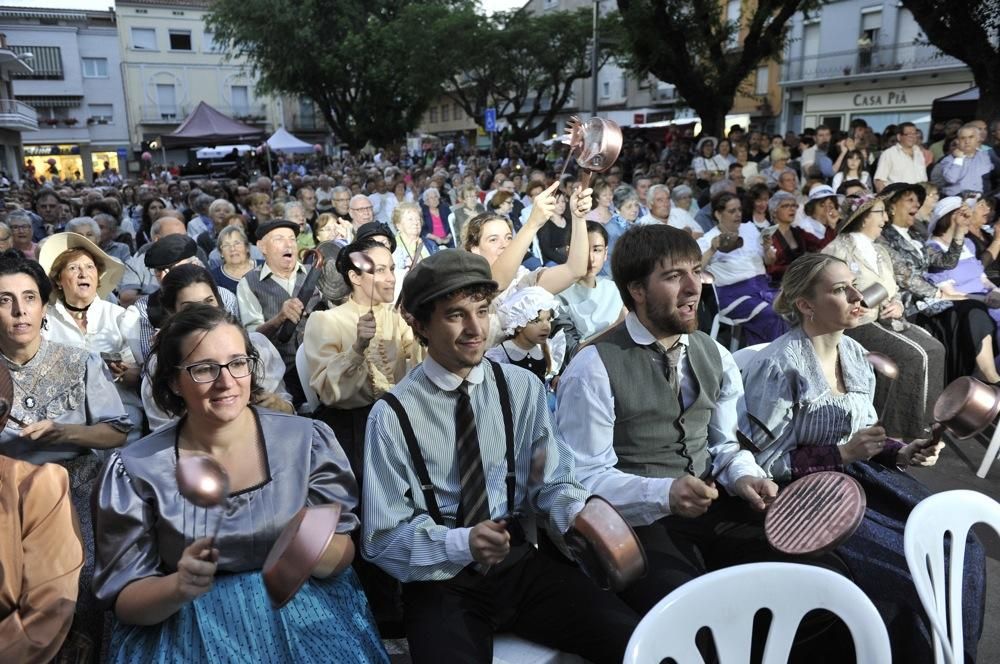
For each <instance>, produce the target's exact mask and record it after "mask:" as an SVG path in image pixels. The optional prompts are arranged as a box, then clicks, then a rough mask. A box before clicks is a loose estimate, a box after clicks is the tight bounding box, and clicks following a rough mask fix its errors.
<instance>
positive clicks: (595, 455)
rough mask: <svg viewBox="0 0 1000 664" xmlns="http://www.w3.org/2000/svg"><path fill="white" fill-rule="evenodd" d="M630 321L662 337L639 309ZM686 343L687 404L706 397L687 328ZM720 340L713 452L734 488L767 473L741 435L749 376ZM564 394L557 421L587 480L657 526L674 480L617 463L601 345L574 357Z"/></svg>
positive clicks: (632, 331) (635, 334)
mask: <svg viewBox="0 0 1000 664" xmlns="http://www.w3.org/2000/svg"><path fill="white" fill-rule="evenodd" d="M625 327H626V329H627V330H628V333H629V335H630V336H631V337H632V341H634V342H635V343H636V344H637V345H640V346H648V345H650V344H654V343H658V342H657V340H656V338H655V337H653V335H652V334H651V333H650V332H649V330H647V329H646V328H645V327H644V326H643V324H642V323H641V322H639V319H638V317H636V315H635V313H632V312H629V314H628V315H627V316H626V317H625ZM680 343H681V345H682V346H683V347H684V350H683V351H682V352H681V358H680V363H679V364H678V372H679V375H680V380H681V396H680V399H681V406H682V407H683V408H687V407H688V406H690V405H691V404H692V403H693V402H694V400H695V399H696V398H697V396H698V385H697V383H696V382H695V376H694V373H693V372H692V369H691V365H690V363H689V362H688V359H687V346H688V343H689V337H688V335H686V334H684V335H681V337H680ZM716 345H717V346H718V348H719V354H720V355H721V356H722V385H721V390H720V392H719V399H718V402H717V404H716V407H715V410H714V411H713V412H712V417H711V420H710V421H709V424H708V451H709V454H710V455H711V457H712V472H713V474H716V473H717V474H718V481H719V483H720V484H722V486H724V487H725V488H726V489H727V490H729V491H730V492H732V491H733V487H734V485H735V483H736V480H738V479H739V478H741V477H743V476H745V475H750V476H752V477H766V476H767V474H766V473H765V472H764V470H763V469H762V468H761V467H760V466H758V465H757V462H756V461H755V460H754V457H753V455H752V454H751V453H750V451H749V450H741V449H740V445H739V443H737V442H736V441H737V437H736V435H737V430H738V429H742V430H748V428H747V427H746V421H745V418H746V408H745V406H744V403H743V382H742V379H741V378H740V371H739V368H737V366H736V362H735V361H734V360H733V356H732V355H731V354H730V353H729V351H727V350H726V349H725V348H723V347H722V346H721V345H719V344H718V343H717V344H716ZM556 395H557V397H558V406H557V408H556V426H557V428H558V429H559V431H560V432H561V433H562V437H563V440H565V441H566V444H567V445H568V446H569V447H570V449H571V450H572V451H573V455H574V458H575V460H576V478H577V480H578V481H579V482H580V484H582V485H583V486H584V488H586V489H587V490H588V491H590V492H591V493H594V494H597V495H600V496H603V497H604V498H605V499H607V500H608V501H609V502H611V503H612V504H613V505H614V506H615V507H616V508H617V509H618V510H619V511H620V512H621V513H622V515H623V516H624V517H625V519H626V520H627V521H628V522H629V523H630V524H632V525H633V526H645V525H649V524H651V523H653V522H655V521H658V520H659V519H661V518H663V517H665V516H669V515H670V486H671V485H672V484H673V479H671V478H659V477H642V476H640V475H633V474H631V473H626V472H623V471H621V470H618V469H617V468H615V466H616V465H617V463H618V455H617V454H616V453H615V449H614V443H613V441H614V428H615V398H614V395H613V394H612V392H611V381H610V379H609V378H608V371H607V369H606V368H605V366H604V362H603V361H601V357H600V354H599V353H598V351H597V348H595V347H594V346H586V347H584V348H583V349H582V350H581V351H580V352H579V353H578V354H577V356H576V357H574V358H573V360H572V361H571V362H570V364H569V368H567V370H566V371H565V372H564V373H563V375H562V377H561V378H560V379H559V390H558V392H557V393H556ZM741 422H742V426H741ZM720 471H721V472H720Z"/></svg>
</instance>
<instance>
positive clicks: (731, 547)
mask: <svg viewBox="0 0 1000 664" xmlns="http://www.w3.org/2000/svg"><path fill="white" fill-rule="evenodd" d="M634 530H635V533H636V536H637V537H638V538H639V541H640V542H642V545H643V547H644V548H645V550H646V557H647V560H648V565H647V572H646V576H645V577H643V578H642V579H640V580H638V581H636V582H635V583H634V584H632V586H631V587H629V588H627V589H626V590H625V591H623V592H622V593H620V596H621V598H622V599H624V600H625V602H626V603H627V604H628V605H629V606H631V607H632V608H633V609H634V610H635V611H636V612H638V613H639V614H640V615H645V614H646V612H647V611H649V610H650V609H651V608H653V606H655V605H656V603H657V602H659V601H660V600H661V599H663V598H664V597H666V596H667V595H668V594H670V592H671V591H673V590H675V589H676V588H678V587H680V586H681V585H682V584H684V583H686V582H687V581H690V580H692V579H694V578H697V577H699V576H701V575H702V574H705V573H706V572H712V571H715V570H718V569H722V568H724V567H731V566H733V565H742V564H746V563H756V562H794V563H802V564H807V565H818V566H820V567H825V568H827V569H830V570H832V571H834V572H837V573H838V574H841V575H843V576H846V577H848V578H850V576H851V575H850V572H849V571H848V568H847V565H846V564H845V563H844V562H843V560H841V558H840V557H839V556H838V555H836V553H827V554H822V555H818V556H810V557H801V556H787V555H784V554H781V553H778V552H777V551H774V550H773V549H772V548H771V547H770V545H768V543H767V539H766V538H765V536H764V515H763V514H762V513H761V512H757V511H756V510H754V509H753V508H751V507H750V505H749V504H748V503H747V502H746V501H744V500H742V499H741V498H734V497H732V496H728V495H726V494H725V493H724V492H720V496H719V499H718V500H716V501H715V502H714V503H712V506H711V507H710V508H709V509H708V511H707V512H705V514H703V515H701V516H700V517H697V518H693V519H689V518H685V517H681V516H668V517H665V518H663V519H660V520H659V521H657V522H656V523H653V524H650V525H648V526H639V527H637V528H635V529H634ZM713 601H717V602H720V603H722V602H725V601H726V598H725V597H717V598H714V600H713ZM807 615H808V616H809V617H807V618H806V620H804V621H803V623H802V626H801V627H800V629H799V633H798V637H797V638H796V640H797V642H798V644H797V646H796V648H795V649H793V651H792V654H793V657H792V659H790V660H789V661H796V662H810V663H818V662H844V661H853V660H852V659H851V657H852V655H853V652H854V650H853V647H852V646H851V637H850V633H849V632H847V629H846V627H845V626H843V624H842V623H841V622H840V621H839V620H835V619H834V617H833V614H831V613H829V612H826V611H821V612H814V613H811V614H807ZM765 627H766V625H761V626H760V629H759V630H757V632H756V634H757V636H756V640H757V641H758V648H759V646H760V645H762V644H761V643H760V641H761V640H762V639H763V635H764V634H766V631H764V628H765ZM845 634H846V636H845ZM699 644H703V642H702V641H701V640H699ZM703 652H704V651H703ZM712 660H713V658H712V657H709V658H708V660H707V661H712ZM751 661H756V660H751Z"/></svg>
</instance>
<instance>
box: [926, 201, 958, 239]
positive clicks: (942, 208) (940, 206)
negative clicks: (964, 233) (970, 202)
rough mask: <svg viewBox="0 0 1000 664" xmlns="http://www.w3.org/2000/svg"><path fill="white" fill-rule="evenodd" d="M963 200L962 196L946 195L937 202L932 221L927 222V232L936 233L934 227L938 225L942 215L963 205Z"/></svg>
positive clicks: (932, 213) (932, 212)
mask: <svg viewBox="0 0 1000 664" xmlns="http://www.w3.org/2000/svg"><path fill="white" fill-rule="evenodd" d="M962 204H963V201H962V197H961V196H946V197H945V198H942V199H941V200H939V201H938V202H937V204H936V205H935V206H934V209H933V210H932V211H931V221H930V223H929V224H927V233H928V234H930V235H934V227H935V226H937V222H938V221H939V220H940V219H941V217H943V216H945V215H946V214H948V213H950V212H954V211H955V210H957V209H958V208H960V207H962Z"/></svg>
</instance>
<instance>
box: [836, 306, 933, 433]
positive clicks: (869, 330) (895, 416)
mask: <svg viewBox="0 0 1000 664" xmlns="http://www.w3.org/2000/svg"><path fill="white" fill-rule="evenodd" d="M844 334H846V335H847V336H849V337H851V338H852V339H854V340H855V341H857V342H858V343H859V344H861V345H862V346H864V347H865V348H866V349H867V350H870V351H874V352H877V353H882V354H884V355H887V356H888V357H890V358H892V360H893V361H895V362H896V366H898V367H899V376H898V377H897V378H896V380H894V381H890V380H889V379H887V378H884V377H883V376H881V375H879V374H876V385H875V410H876V412H878V413H882V418H881V419H882V425H883V426H884V427H885V430H886V433H887V434H888V435H889V436H892V437H893V438H901V439H903V440H910V439H912V438H921V437H923V436H926V435H927V426H928V425H930V424H931V423H932V421H933V419H932V418H933V412H932V411H933V410H934V402H935V401H937V398H938V395H939V394H941V390H943V389H944V373H945V372H944V364H945V349H944V346H943V345H942V344H941V342H940V341H938V340H937V339H935V338H934V337H932V336H931V335H930V333H928V332H927V331H926V330H924V329H923V328H921V327H918V326H916V325H909V324H908V325H907V329H904V330H901V331H899V332H897V331H895V330H893V329H892V328H891V327H889V326H888V325H883V324H882V323H877V322H876V323H868V324H866V325H859V326H858V327H856V328H854V329H851V330H845V332H844ZM890 388H891V389H890ZM883 410H884V413H883Z"/></svg>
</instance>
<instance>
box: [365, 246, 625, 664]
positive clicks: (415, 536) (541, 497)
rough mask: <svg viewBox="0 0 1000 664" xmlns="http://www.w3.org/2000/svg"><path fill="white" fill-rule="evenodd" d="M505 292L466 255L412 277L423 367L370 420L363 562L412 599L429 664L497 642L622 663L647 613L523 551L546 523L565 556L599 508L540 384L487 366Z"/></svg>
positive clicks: (413, 633)
mask: <svg viewBox="0 0 1000 664" xmlns="http://www.w3.org/2000/svg"><path fill="white" fill-rule="evenodd" d="M496 292H497V283H496V282H495V281H494V280H493V276H492V274H491V272H490V266H489V264H488V263H487V261H486V260H485V259H484V258H482V257H481V256H478V255H476V254H472V253H469V252H465V251H461V250H456V249H445V250H442V251H439V252H438V253H436V254H433V255H431V256H428V257H427V258H425V259H423V260H422V261H420V262H419V263H417V264H416V265H415V266H414V267H413V268H412V269H411V270H410V272H409V274H407V276H406V279H405V281H404V282H403V289H402V294H401V298H402V304H403V307H404V309H405V311H406V312H407V314H406V315H407V316H408V317H409V318H408V320H409V322H410V325H411V326H412V327H413V331H414V333H415V334H416V336H417V338H418V339H419V341H420V342H421V343H423V344H425V345H426V346H427V357H426V358H425V359H424V361H423V363H422V364H421V365H420V366H418V367H417V368H416V369H414V370H413V371H412V372H410V373H409V374H408V375H407V376H406V377H405V378H404V379H403V380H402V381H400V382H399V383H398V384H397V385H396V386H395V387H394V388H393V389H392V390H390V391H389V392H388V393H387V394H386V395H383V397H382V398H381V400H379V401H377V402H376V403H375V405H374V407H373V408H372V412H371V415H370V416H369V418H368V426H367V432H366V436H365V448H364V476H365V482H364V487H363V491H362V495H363V504H364V519H363V524H364V530H363V534H362V552H363V554H364V556H365V558H366V559H368V560H369V561H371V562H373V563H375V564H376V565H378V566H379V567H381V568H382V569H383V570H385V571H386V572H387V573H389V574H390V575H391V576H393V577H395V578H397V579H398V580H399V581H401V582H402V583H403V606H404V625H405V628H406V635H407V639H408V640H409V644H410V655H411V657H412V658H413V661H414V662H416V663H417V664H422V663H423V662H490V661H491V660H492V651H493V634H494V632H496V631H510V632H514V633H515V634H517V635H519V636H521V637H524V638H526V639H529V640H532V641H535V642H538V643H542V644H545V645H548V646H551V647H554V648H558V649H559V650H563V651H567V652H575V653H579V654H581V655H584V656H586V657H587V658H588V659H589V660H591V661H594V662H620V661H621V660H622V657H623V655H624V651H625V646H626V644H627V643H628V639H629V636H630V635H631V633H632V631H633V629H634V628H635V625H636V624H637V621H638V616H637V615H636V613H635V612H634V611H632V610H631V609H630V608H628V607H627V606H626V605H625V604H624V603H623V602H622V601H621V600H620V599H618V598H617V597H616V596H614V595H612V594H611V593H608V592H605V591H602V590H600V589H599V588H598V587H597V585H596V584H594V583H593V582H592V581H590V580H589V579H587V578H586V577H585V576H584V575H583V573H582V572H581V571H580V570H579V569H578V568H577V567H575V566H572V565H567V564H566V563H565V562H558V561H557V560H555V558H553V557H552V554H551V553H548V552H546V550H545V548H544V547H543V548H542V549H539V548H536V546H534V545H533V544H532V543H531V542H529V541H528V539H527V537H526V535H525V530H524V527H523V526H524V524H525V523H530V522H529V521H527V519H531V518H533V517H534V516H535V515H537V516H538V519H539V522H542V521H547V531H548V532H549V533H550V534H551V535H552V536H553V538H554V539H556V540H558V539H559V538H560V537H561V536H562V535H563V534H564V533H565V532H566V531H567V530H568V529H569V528H570V526H571V524H572V521H573V519H574V517H575V516H576V514H577V513H578V512H579V511H580V510H581V509H582V508H583V506H584V502H585V501H586V500H587V498H588V497H589V494H588V493H587V491H585V490H584V489H583V487H581V486H580V484H579V483H577V482H576V480H575V479H573V465H572V456H571V454H570V452H569V451H568V450H567V448H566V446H565V445H564V444H563V442H562V440H561V439H560V438H559V437H558V436H557V434H556V432H555V429H554V427H553V424H552V420H551V417H550V415H549V411H548V407H547V405H546V398H545V390H544V388H543V386H542V383H541V381H539V380H538V379H537V378H536V377H535V376H534V375H533V374H532V373H531V372H529V371H527V370H525V369H522V368H520V367H516V366H513V365H499V364H495V363H492V362H490V361H488V360H486V361H484V360H483V353H484V352H485V350H486V339H487V337H488V336H489V327H490V325H489V320H490V317H489V307H490V300H492V299H493V297H494V296H495V295H496ZM533 460H536V461H537V463H536V464H534V465H535V466H536V467H535V468H534V469H533V468H532V465H533V463H532V461H533ZM529 475H530V481H529ZM529 531H530V528H529Z"/></svg>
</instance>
